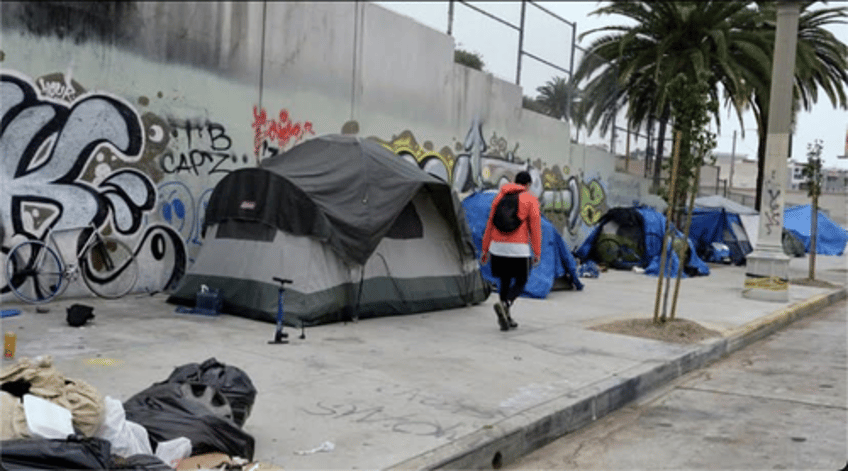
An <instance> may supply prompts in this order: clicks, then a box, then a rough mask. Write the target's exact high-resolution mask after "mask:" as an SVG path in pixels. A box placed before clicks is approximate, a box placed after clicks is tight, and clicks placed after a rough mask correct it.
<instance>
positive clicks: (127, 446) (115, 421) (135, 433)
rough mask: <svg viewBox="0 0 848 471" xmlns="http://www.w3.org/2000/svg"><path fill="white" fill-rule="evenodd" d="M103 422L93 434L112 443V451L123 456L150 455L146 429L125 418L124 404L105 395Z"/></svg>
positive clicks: (150, 449)
mask: <svg viewBox="0 0 848 471" xmlns="http://www.w3.org/2000/svg"><path fill="white" fill-rule="evenodd" d="M103 403H104V404H105V406H106V410H105V411H104V414H103V416H104V419H103V424H102V425H100V429H99V430H98V431H97V433H96V434H95V436H96V437H99V438H102V439H104V440H108V441H109V443H111V444H112V453H113V454H115V455H118V456H121V457H124V458H127V457H130V456H132V455H152V454H153V449H152V448H151V447H150V438H149V437H148V436H147V429H145V428H144V427H142V426H141V425H139V424H137V423H135V422H130V421H129V420H126V414H125V413H124V405H123V404H121V401H119V400H117V399H112V398H111V397H109V396H106V397H105V398H104V399H103Z"/></svg>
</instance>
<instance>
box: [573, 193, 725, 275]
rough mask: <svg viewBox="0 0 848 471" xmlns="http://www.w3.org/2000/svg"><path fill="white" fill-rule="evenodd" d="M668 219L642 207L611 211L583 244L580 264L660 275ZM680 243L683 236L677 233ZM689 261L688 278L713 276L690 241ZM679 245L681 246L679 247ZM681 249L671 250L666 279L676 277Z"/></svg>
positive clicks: (651, 209) (580, 248) (686, 273)
mask: <svg viewBox="0 0 848 471" xmlns="http://www.w3.org/2000/svg"><path fill="white" fill-rule="evenodd" d="M665 219H666V218H665V216H663V215H662V214H660V213H659V212H657V211H656V210H654V209H653V208H649V207H645V206H639V207H631V208H624V207H618V208H611V209H610V210H608V211H607V212H606V213H605V214H604V215H603V216H601V219H600V220H599V221H598V225H597V226H595V229H594V230H593V231H592V232H591V233H590V234H589V236H588V237H586V239H585V240H584V241H583V243H582V244H581V245H580V247H579V248H578V249H577V250H576V251H575V252H574V255H575V256H576V257H577V258H578V259H579V260H580V261H581V262H585V261H587V260H593V261H595V262H598V263H601V264H604V265H608V266H611V267H613V268H618V269H630V268H632V267H635V266H638V267H642V268H644V269H645V273H646V274H649V275H659V268H660V259H661V257H660V255H661V254H662V240H663V234H664V233H665ZM675 233H676V234H677V236H678V239H677V240H679V241H681V242H680V243H682V239H683V234H682V233H680V231H679V230H677V229H675ZM687 241H688V243H689V249H690V250H689V257H688V260H687V261H686V264H685V268H684V270H683V273H684V274H685V275H688V276H702V275H708V274H709V273H710V269H709V267H707V264H706V263H704V261H703V260H701V259H700V258H699V257H698V254H697V252H695V248H694V244H693V243H692V240H691V239H687ZM678 245H679V244H678ZM681 247H682V246H680V247H674V248H673V249H672V247H669V248H668V254H669V255H670V256H669V257H668V258H667V260H668V261H667V265H666V269H665V271H664V274H665V276H670V277H674V276H677V267H678V265H679V260H678V256H677V253H676V252H677V251H679V250H680V248H681Z"/></svg>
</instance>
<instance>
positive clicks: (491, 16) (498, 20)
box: [459, 0, 524, 30]
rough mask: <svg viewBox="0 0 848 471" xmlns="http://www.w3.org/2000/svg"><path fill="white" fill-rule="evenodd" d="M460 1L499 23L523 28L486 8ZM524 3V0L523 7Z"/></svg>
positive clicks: (516, 28)
mask: <svg viewBox="0 0 848 471" xmlns="http://www.w3.org/2000/svg"><path fill="white" fill-rule="evenodd" d="M459 3H461V4H463V5H465V6H467V7H468V8H470V9H472V10H475V11H477V12H479V13H482V14H484V15H486V16H488V17H489V18H491V19H493V20H495V21H497V22H499V23H502V24H504V25H506V26H509V27H510V28H512V29H514V30H520V29H521V28H519V27H518V26H515V25H514V24H512V23H510V22H509V21H506V20H503V19H501V18H498V17H497V16H495V15H493V14H491V13H489V12H487V11H486V10H483V9H480V8H477V7H475V6H474V5H472V4H470V3H469V2H466V1H463V0H459ZM523 3H524V2H523V1H522V7H523ZM522 9H523V8H522Z"/></svg>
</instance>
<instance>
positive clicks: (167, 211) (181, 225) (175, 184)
mask: <svg viewBox="0 0 848 471" xmlns="http://www.w3.org/2000/svg"><path fill="white" fill-rule="evenodd" d="M211 194H212V188H208V189H206V190H204V191H203V193H202V194H201V195H200V196H199V197H197V198H196V197H195V196H194V195H193V194H192V192H191V190H190V189H189V187H188V185H186V184H185V183H183V182H179V181H171V182H166V183H163V184H161V185H159V197H158V200H157V209H156V212H157V213H159V215H160V217H161V218H162V219H163V220H164V221H165V222H166V223H168V224H169V225H170V226H171V228H173V229H174V230H175V231H176V232H177V233H179V235H180V238H181V239H182V240H183V242H184V243H185V245H186V250H187V251H188V261H189V263H190V264H191V263H194V257H195V256H196V255H197V252H198V251H199V250H200V247H201V245H203V242H202V240H203V234H202V231H203V221H204V216H205V214H206V207H207V206H208V205H209V196H210V195H211Z"/></svg>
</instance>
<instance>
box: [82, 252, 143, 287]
mask: <svg viewBox="0 0 848 471" xmlns="http://www.w3.org/2000/svg"><path fill="white" fill-rule="evenodd" d="M81 266H82V275H83V276H82V279H83V280H85V284H86V286H88V289H90V290H91V292H93V293H94V294H96V295H97V296H100V297H101V298H110V299H113V298H120V297H121V296H123V295H125V294H127V293H129V292H130V291H131V290H132V289H133V287H135V282H136V280H137V279H138V262H136V260H135V256H133V253H132V250H130V248H129V247H128V246H127V244H125V243H123V242H121V241H120V240H117V239H112V238H109V237H102V238H99V239H98V240H97V241H95V243H94V244H93V245H92V246H91V247H89V248H88V250H86V251H85V254H83V257H82V263H81Z"/></svg>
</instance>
